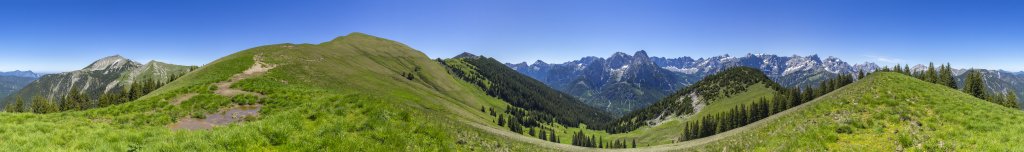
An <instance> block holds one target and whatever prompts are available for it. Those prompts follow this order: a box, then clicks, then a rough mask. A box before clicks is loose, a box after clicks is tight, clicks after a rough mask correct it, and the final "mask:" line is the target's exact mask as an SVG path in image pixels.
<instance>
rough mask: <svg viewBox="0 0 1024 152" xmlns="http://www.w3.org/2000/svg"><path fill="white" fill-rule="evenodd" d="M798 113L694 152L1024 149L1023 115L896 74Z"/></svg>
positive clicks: (831, 96) (830, 96)
mask: <svg viewBox="0 0 1024 152" xmlns="http://www.w3.org/2000/svg"><path fill="white" fill-rule="evenodd" d="M939 77H941V76H939ZM793 110H794V111H793V112H791V113H788V114H785V115H781V116H778V118H777V119H771V120H768V121H767V122H765V123H763V124H761V125H758V126H755V128H753V129H750V130H748V131H746V132H742V133H739V134H737V135H733V136H729V137H725V139H723V140H719V141H715V142H712V143H710V144H707V145H703V146H699V147H697V148H695V149H691V150H712V151H717V150H722V149H745V150H758V151H828V150H858V151H962V150H967V151H1019V150H1021V149H1019V146H1016V143H1020V142H1022V141H1024V138H1021V137H1020V136H1019V133H1020V132H1022V131H1024V125H1022V124H1020V123H1019V122H1021V121H1024V113H1022V112H1021V111H1020V110H1016V109H1014V108H1008V107H1004V106H1002V105H999V104H995V103H991V102H987V101H984V100H981V99H978V98H976V97H974V96H972V95H970V94H966V93H963V92H962V91H961V90H956V89H952V88H950V87H949V86H947V85H941V84H935V83H931V82H928V81H924V80H920V79H915V78H913V77H909V76H906V75H904V74H900V73H894V72H879V73H874V74H870V75H869V76H867V77H866V78H865V79H863V80H861V81H858V82H857V83H854V84H852V85H849V86H847V87H844V88H841V89H839V90H837V91H835V92H833V93H830V94H828V95H826V96H823V97H821V98H819V99H817V100H815V101H813V102H811V103H809V105H807V106H806V107H802V108H799V109H793ZM751 139H757V140H751Z"/></svg>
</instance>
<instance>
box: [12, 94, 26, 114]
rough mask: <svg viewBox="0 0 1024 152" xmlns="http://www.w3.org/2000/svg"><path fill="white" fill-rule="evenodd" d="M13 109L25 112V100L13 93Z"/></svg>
mask: <svg viewBox="0 0 1024 152" xmlns="http://www.w3.org/2000/svg"><path fill="white" fill-rule="evenodd" d="M13 109H14V111H13V112H25V100H24V99H22V98H21V96H18V95H15V97H14V107H13Z"/></svg>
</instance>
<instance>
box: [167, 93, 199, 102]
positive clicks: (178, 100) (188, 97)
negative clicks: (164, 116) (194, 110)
mask: <svg viewBox="0 0 1024 152" xmlns="http://www.w3.org/2000/svg"><path fill="white" fill-rule="evenodd" d="M196 95H199V94H197V93H188V94H185V95H181V96H178V97H177V98H174V99H173V100H171V101H170V103H171V105H179V104H181V102H184V101H186V100H188V99H192V97H195V96H196Z"/></svg>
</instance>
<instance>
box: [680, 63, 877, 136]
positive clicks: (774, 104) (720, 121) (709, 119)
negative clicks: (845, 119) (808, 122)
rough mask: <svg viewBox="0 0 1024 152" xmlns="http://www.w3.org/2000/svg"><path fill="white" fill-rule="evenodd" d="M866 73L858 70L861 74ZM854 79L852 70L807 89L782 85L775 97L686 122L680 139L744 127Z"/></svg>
mask: <svg viewBox="0 0 1024 152" xmlns="http://www.w3.org/2000/svg"><path fill="white" fill-rule="evenodd" d="M860 73H863V72H860ZM863 75H864V74H858V76H863ZM854 80H855V78H854V76H853V75H852V74H844V75H839V76H836V77H835V78H832V79H830V80H826V81H822V82H821V83H819V84H818V87H817V88H812V87H810V86H808V87H805V88H804V89H799V88H795V89H781V90H777V91H776V93H775V94H774V96H773V97H772V99H767V98H760V99H757V101H754V102H752V103H750V104H744V105H740V106H736V107H733V108H732V109H730V110H729V111H728V112H723V113H717V114H711V115H707V116H704V117H702V118H700V119H692V120H691V121H688V122H687V123H686V124H685V125H684V126H685V127H684V129H683V134H682V135H681V136H680V137H679V140H678V141H686V140H691V139H697V138H703V137H707V136H711V135H715V134H718V133H721V132H725V131H729V130H732V129H735V128H739V127H743V126H745V125H747V124H751V123H754V122H757V121H759V120H761V119H764V118H767V117H769V116H771V115H774V114H777V113H779V112H782V111H785V110H787V109H790V108H793V107H796V106H798V105H800V104H803V103H806V102H809V101H811V100H814V99H815V98H818V97H821V96H823V95H825V94H828V93H829V92H832V91H835V90H837V89H839V88H841V87H843V86H846V85H848V84H851V83H853V82H854Z"/></svg>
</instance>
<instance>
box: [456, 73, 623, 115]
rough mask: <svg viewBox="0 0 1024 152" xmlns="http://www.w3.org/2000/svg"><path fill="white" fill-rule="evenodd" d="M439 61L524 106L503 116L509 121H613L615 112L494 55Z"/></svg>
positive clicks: (511, 102) (484, 88) (488, 91)
mask: <svg viewBox="0 0 1024 152" xmlns="http://www.w3.org/2000/svg"><path fill="white" fill-rule="evenodd" d="M437 61H438V62H439V63H441V64H442V65H444V66H445V67H447V68H448V72H450V73H452V75H455V76H457V77H459V78H461V79H463V80H465V81H467V82H469V83H472V84H475V85H477V86H478V87H480V88H481V89H483V90H484V91H485V92H486V93H487V95H490V96H493V97H496V98H499V99H502V100H503V101H505V102H507V103H509V104H510V105H512V106H514V107H517V108H522V110H516V111H517V112H515V113H514V114H515V115H511V116H502V117H499V118H502V119H506V121H507V119H512V120H515V121H514V122H515V123H510V124H509V125H524V127H535V126H537V124H543V123H552V122H554V123H559V124H561V125H563V126H569V127H577V126H579V124H581V123H582V124H587V125H588V126H595V127H596V126H600V124H602V123H604V122H607V121H609V120H612V117H611V115H609V114H607V113H605V112H604V111H601V110H600V109H597V108H594V107H590V106H587V105H586V104H584V103H583V102H581V101H579V99H576V98H575V97H573V96H572V95H569V94H565V93H562V92H559V91H557V90H555V89H552V88H550V87H548V86H547V85H545V84H543V83H541V82H540V81H537V80H534V79H533V78H530V77H528V76H525V75H522V74H520V73H519V72H516V71H515V70H512V69H510V68H509V67H508V66H505V65H504V64H502V63H501V62H498V61H497V60H494V59H493V58H488V57H482V56H476V57H463V58H453V59H446V60H441V59H437ZM507 109H514V108H507ZM519 111H521V112H519ZM506 117H507V118H506ZM506 123H507V122H506Z"/></svg>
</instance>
